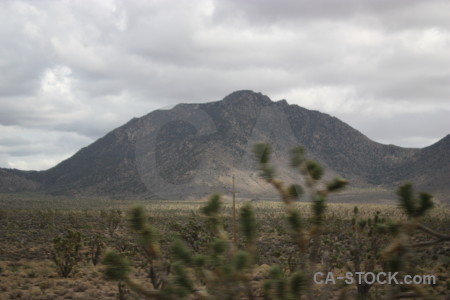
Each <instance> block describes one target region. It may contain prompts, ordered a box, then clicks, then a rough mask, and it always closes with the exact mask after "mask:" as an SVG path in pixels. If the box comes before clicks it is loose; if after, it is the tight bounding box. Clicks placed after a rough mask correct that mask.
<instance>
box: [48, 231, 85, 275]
mask: <svg viewBox="0 0 450 300" xmlns="http://www.w3.org/2000/svg"><path fill="white" fill-rule="evenodd" d="M81 248H82V238H81V234H80V233H79V232H77V231H72V230H67V231H66V232H65V233H64V234H63V235H61V236H58V237H56V238H55V239H53V251H52V260H53V262H54V263H55V264H56V267H57V269H58V273H59V275H60V276H62V277H68V276H69V275H70V273H71V272H72V271H73V268H74V267H75V266H76V264H77V263H78V262H79V261H80V260H81Z"/></svg>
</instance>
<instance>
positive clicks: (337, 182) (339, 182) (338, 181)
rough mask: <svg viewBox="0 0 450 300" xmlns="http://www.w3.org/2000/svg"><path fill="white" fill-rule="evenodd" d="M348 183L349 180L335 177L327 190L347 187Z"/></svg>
mask: <svg viewBox="0 0 450 300" xmlns="http://www.w3.org/2000/svg"><path fill="white" fill-rule="evenodd" d="M347 184H348V181H347V180H345V179H343V178H339V177H338V178H335V179H334V180H333V181H332V182H330V183H329V184H328V185H327V190H328V191H329V192H337V191H339V190H341V189H343V188H345V187H346V186H347Z"/></svg>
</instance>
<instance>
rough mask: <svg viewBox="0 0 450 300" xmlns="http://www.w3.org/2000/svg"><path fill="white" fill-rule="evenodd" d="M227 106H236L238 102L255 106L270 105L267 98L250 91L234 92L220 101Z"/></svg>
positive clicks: (270, 101)
mask: <svg viewBox="0 0 450 300" xmlns="http://www.w3.org/2000/svg"><path fill="white" fill-rule="evenodd" d="M222 101H223V102H224V103H227V104H238V103H240V102H244V101H245V102H251V103H252V104H255V105H268V104H271V103H272V100H270V98H269V97H267V96H266V95H263V94H261V93H256V92H254V91H251V90H240V91H235V92H233V93H231V94H229V95H228V96H226V97H225V98H223V100H222Z"/></svg>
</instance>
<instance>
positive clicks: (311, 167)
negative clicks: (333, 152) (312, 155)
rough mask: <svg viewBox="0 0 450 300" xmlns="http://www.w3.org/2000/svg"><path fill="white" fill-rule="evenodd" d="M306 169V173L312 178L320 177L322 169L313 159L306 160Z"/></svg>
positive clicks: (317, 178)
mask: <svg viewBox="0 0 450 300" xmlns="http://www.w3.org/2000/svg"><path fill="white" fill-rule="evenodd" d="M306 170H307V171H308V174H309V176H311V178H312V179H314V180H319V179H320V178H322V175H323V169H322V166H321V165H320V164H319V163H318V162H316V161H314V160H309V161H307V162H306Z"/></svg>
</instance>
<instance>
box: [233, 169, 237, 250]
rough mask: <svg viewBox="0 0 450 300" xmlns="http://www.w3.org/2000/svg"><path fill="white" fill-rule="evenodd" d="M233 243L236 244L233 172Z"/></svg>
mask: <svg viewBox="0 0 450 300" xmlns="http://www.w3.org/2000/svg"><path fill="white" fill-rule="evenodd" d="M233 243H234V245H235V246H237V238H236V191H235V189H234V174H233Z"/></svg>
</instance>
